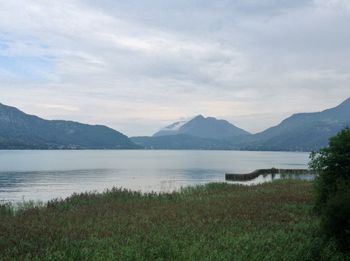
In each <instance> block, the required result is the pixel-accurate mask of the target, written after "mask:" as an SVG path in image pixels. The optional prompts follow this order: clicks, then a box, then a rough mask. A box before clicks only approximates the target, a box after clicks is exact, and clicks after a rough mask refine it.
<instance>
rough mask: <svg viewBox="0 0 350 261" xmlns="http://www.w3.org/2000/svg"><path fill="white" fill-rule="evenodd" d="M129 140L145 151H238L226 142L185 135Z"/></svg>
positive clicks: (133, 138) (230, 143)
mask: <svg viewBox="0 0 350 261" xmlns="http://www.w3.org/2000/svg"><path fill="white" fill-rule="evenodd" d="M131 140H132V141H133V142H134V143H136V144H138V145H140V146H142V147H144V148H145V149H164V150H232V149H238V147H235V145H234V144H233V143H232V142H230V141H227V140H220V139H208V138H200V137H194V136H190V135H186V134H176V135H164V136H152V137H147V136H144V137H132V138H131Z"/></svg>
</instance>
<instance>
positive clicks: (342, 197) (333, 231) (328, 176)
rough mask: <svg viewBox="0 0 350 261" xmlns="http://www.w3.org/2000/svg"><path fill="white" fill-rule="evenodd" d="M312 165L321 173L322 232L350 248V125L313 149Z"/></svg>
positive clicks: (319, 209) (317, 204) (318, 204)
mask: <svg viewBox="0 0 350 261" xmlns="http://www.w3.org/2000/svg"><path fill="white" fill-rule="evenodd" d="M310 167H311V168H312V169H314V170H315V171H316V172H317V174H318V175H317V178H316V181H315V186H316V202H315V209H316V212H317V213H318V214H319V215H320V216H321V220H322V222H321V224H322V232H323V233H324V234H325V235H326V236H327V237H332V238H334V239H335V240H336V241H337V242H338V244H339V246H340V247H341V248H342V249H343V250H350V129H349V128H346V129H344V130H342V131H340V132H339V133H338V134H337V135H336V136H334V137H333V138H331V139H330V142H329V146H328V147H326V148H323V149H321V150H320V151H319V152H314V153H312V154H311V162H310Z"/></svg>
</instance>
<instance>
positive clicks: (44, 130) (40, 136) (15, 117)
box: [0, 104, 139, 149]
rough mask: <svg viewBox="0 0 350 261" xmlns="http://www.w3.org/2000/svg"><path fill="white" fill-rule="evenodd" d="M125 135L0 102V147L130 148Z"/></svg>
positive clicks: (103, 127) (101, 127) (135, 146)
mask: <svg viewBox="0 0 350 261" xmlns="http://www.w3.org/2000/svg"><path fill="white" fill-rule="evenodd" d="M138 147H139V146H137V145H136V144H134V143H133V142H132V141H131V140H130V139H129V138H128V137H127V136H125V135H124V134H122V133H120V132H118V131H116V130H113V129H111V128H109V127H106V126H104V125H89V124H83V123H79V122H75V121H66V120H45V119H42V118H40V117H38V116H35V115H30V114H27V113H25V112H22V111H21V110H19V109H17V108H15V107H11V106H7V105H4V104H0V149H28V148H29V149H134V148H138Z"/></svg>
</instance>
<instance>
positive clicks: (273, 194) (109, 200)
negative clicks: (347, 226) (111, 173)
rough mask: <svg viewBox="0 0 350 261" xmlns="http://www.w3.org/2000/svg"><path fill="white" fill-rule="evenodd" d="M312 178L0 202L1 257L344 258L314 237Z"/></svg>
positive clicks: (315, 234) (84, 258) (111, 191)
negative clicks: (20, 203)
mask: <svg viewBox="0 0 350 261" xmlns="http://www.w3.org/2000/svg"><path fill="white" fill-rule="evenodd" d="M313 200H314V195H313V189H312V183H310V182H306V181H292V180H282V181H275V182H273V183H267V184H263V185H258V186H250V187H246V186H237V185H230V184H215V183H214V184H208V185H205V186H198V187H195V188H192V187H191V188H186V189H183V190H182V191H180V192H177V193H168V194H157V193H149V194H142V193H139V192H132V191H128V190H123V189H118V188H114V189H112V190H108V191H106V192H105V193H100V194H99V193H82V194H75V195H73V196H71V197H69V198H67V199H65V200H52V201H50V202H48V203H47V204H45V205H35V204H34V205H30V204H29V205H28V204H27V205H24V207H22V208H20V209H17V210H15V209H14V208H13V206H10V205H1V206H0V259H1V260H26V259H27V260H32V259H34V260H322V259H323V260H346V259H347V258H348V257H346V256H344V255H341V254H339V253H338V252H337V251H336V248H335V246H334V245H333V244H332V243H328V244H327V245H325V244H324V243H323V241H322V239H321V238H319V237H318V234H317V226H318V222H319V221H318V219H317V218H316V217H315V216H313V215H312V212H311V209H312V205H313Z"/></svg>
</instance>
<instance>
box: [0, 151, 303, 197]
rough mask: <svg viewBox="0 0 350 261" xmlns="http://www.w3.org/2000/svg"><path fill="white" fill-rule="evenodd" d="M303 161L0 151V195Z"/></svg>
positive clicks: (167, 186)
mask: <svg viewBox="0 0 350 261" xmlns="http://www.w3.org/2000/svg"><path fill="white" fill-rule="evenodd" d="M307 162H308V154H307V153H286V152H240V151H0V201H21V200H23V199H25V200H42V201H47V200H50V199H52V198H65V197H67V196H69V195H71V194H72V193H74V192H77V193H79V192H85V191H104V190H105V189H107V188H112V187H123V188H127V189H131V190H138V191H142V192H150V191H156V192H170V191H174V190H178V189H180V188H181V187H185V186H189V185H197V184H205V183H208V182H225V180H224V179H225V173H227V172H236V173H248V172H251V171H253V170H255V169H258V168H271V167H277V168H305V167H306V166H307ZM276 178H281V177H279V176H278V175H276V176H271V175H270V176H269V175H267V176H259V177H258V178H257V179H256V180H253V181H249V182H241V183H240V182H235V183H240V184H258V183H261V182H266V181H271V180H273V179H276ZM297 178H300V177H297ZM230 183H233V182H230Z"/></svg>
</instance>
